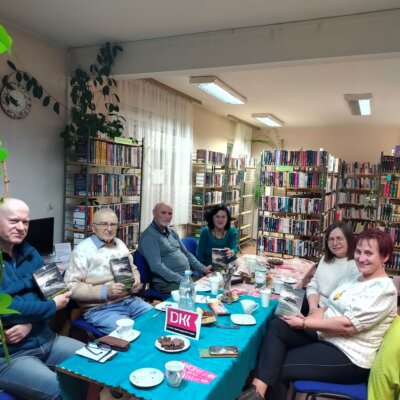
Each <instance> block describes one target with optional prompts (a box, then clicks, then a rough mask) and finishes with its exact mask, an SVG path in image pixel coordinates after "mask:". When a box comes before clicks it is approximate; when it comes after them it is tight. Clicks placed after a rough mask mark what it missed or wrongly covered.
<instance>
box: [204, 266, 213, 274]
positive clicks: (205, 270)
mask: <svg viewBox="0 0 400 400" xmlns="http://www.w3.org/2000/svg"><path fill="white" fill-rule="evenodd" d="M211 270H212V264H210V265H207V267H205V268H204V269H203V275H208V274H209V273H210V272H211Z"/></svg>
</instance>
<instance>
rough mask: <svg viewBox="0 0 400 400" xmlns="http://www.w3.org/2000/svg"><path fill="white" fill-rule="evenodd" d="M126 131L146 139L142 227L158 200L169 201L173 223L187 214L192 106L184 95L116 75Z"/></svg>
mask: <svg viewBox="0 0 400 400" xmlns="http://www.w3.org/2000/svg"><path fill="white" fill-rule="evenodd" d="M117 94H118V96H119V97H120V100H121V103H120V111H121V114H122V115H123V116H124V117H125V118H126V123H125V134H126V135H129V136H130V137H134V138H135V139H137V140H139V141H140V140H144V149H143V153H144V154H143V156H144V163H143V175H142V203H141V230H142V231H143V230H144V229H145V228H146V227H147V226H148V224H149V223H150V222H151V220H152V218H153V216H152V209H153V207H154V204H156V203H157V202H159V201H166V202H168V203H171V205H172V206H173V208H174V217H173V223H174V224H175V225H179V224H186V223H188V222H189V219H190V203H191V160H192V147H193V106H192V103H190V102H189V101H187V100H186V99H184V98H182V97H180V96H178V95H175V94H174V93H172V92H169V91H167V90H165V89H163V88H160V87H158V86H156V85H154V84H151V83H149V82H146V81H144V80H119V81H118V89H117Z"/></svg>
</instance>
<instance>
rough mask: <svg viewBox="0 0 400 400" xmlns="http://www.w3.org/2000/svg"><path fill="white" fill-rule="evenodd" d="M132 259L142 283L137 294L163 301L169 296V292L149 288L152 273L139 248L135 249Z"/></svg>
mask: <svg viewBox="0 0 400 400" xmlns="http://www.w3.org/2000/svg"><path fill="white" fill-rule="evenodd" d="M133 260H134V263H135V265H136V266H137V269H138V271H139V273H140V280H141V282H142V283H143V288H142V290H141V291H140V292H139V293H138V296H140V297H142V298H143V299H149V300H161V301H164V300H166V299H168V298H169V297H170V295H169V294H165V293H162V292H159V291H158V290H156V289H153V288H150V284H151V282H152V280H153V279H152V278H153V274H152V272H151V269H150V267H149V264H148V263H147V261H146V259H145V258H144V257H143V256H142V254H141V253H140V252H139V250H136V251H135V254H134V256H133Z"/></svg>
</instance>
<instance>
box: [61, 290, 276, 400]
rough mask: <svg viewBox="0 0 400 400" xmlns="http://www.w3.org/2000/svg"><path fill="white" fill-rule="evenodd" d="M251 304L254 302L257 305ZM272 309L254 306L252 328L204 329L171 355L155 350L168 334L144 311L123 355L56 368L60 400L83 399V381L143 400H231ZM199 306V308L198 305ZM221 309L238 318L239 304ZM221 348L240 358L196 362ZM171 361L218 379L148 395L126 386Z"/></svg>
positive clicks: (165, 386)
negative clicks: (141, 371) (135, 375)
mask: <svg viewBox="0 0 400 400" xmlns="http://www.w3.org/2000/svg"><path fill="white" fill-rule="evenodd" d="M242 298H246V296H243V297H242ZM252 299H253V300H255V301H258V302H259V299H254V298H252ZM276 305H277V302H276V300H272V301H271V303H270V307H268V308H262V307H261V306H260V307H259V308H258V309H257V310H256V311H255V312H254V313H253V316H254V317H255V318H256V320H257V324H256V325H252V326H241V327H240V329H237V330H235V329H229V330H228V329H220V328H217V327H215V326H204V327H202V330H201V335H200V340H199V341H196V340H190V342H191V346H190V348H189V349H188V350H187V351H185V352H182V353H175V354H169V353H163V352H160V351H159V350H157V349H156V348H155V346H154V342H155V341H156V339H157V338H158V337H159V336H162V335H165V334H168V333H166V332H165V331H164V318H165V314H164V313H161V314H159V315H158V316H157V317H154V318H153V315H154V314H155V313H156V311H154V312H153V311H149V312H147V313H146V314H143V315H141V316H140V317H139V318H137V319H136V320H135V326H134V328H135V329H137V330H139V331H140V332H141V335H140V337H139V338H138V339H137V340H136V341H134V342H132V344H131V348H130V349H129V350H128V351H127V352H126V353H119V354H118V355H117V356H116V357H115V358H114V359H112V360H110V361H107V362H106V363H105V364H99V363H95V362H91V361H90V360H87V359H84V358H82V357H79V356H76V355H75V356H72V357H70V358H69V359H67V360H66V361H64V362H63V363H62V364H60V365H58V366H57V374H58V379H59V382H60V387H61V392H62V395H63V399H64V400H81V399H85V398H86V389H87V388H85V382H84V381H87V382H94V383H96V384H99V385H104V386H107V387H109V388H113V389H117V390H118V391H121V392H127V393H130V394H132V395H135V396H137V397H143V398H144V399H153V400H161V399H162V400H167V399H174V400H190V399H196V400H215V399H218V400H232V399H234V398H235V397H236V396H238V395H239V394H240V392H241V390H242V386H243V384H244V383H245V380H246V378H247V377H248V375H249V372H250V371H251V370H252V369H253V368H254V366H255V363H256V358H257V352H258V349H259V347H260V343H261V340H262V337H263V335H264V333H265V331H266V326H267V321H268V320H269V319H271V318H272V315H273V312H274V310H275V308H276ZM200 306H202V307H204V304H203V305H200ZM227 308H228V309H229V311H230V312H231V313H232V314H234V313H241V312H242V310H241V305H240V303H239V302H236V303H233V304H229V305H227ZM218 322H220V323H230V319H229V317H218ZM224 344H225V345H236V346H238V348H239V350H240V355H239V356H238V357H237V358H200V357H199V351H198V349H200V348H206V347H208V346H210V345H224ZM171 360H183V361H186V362H188V363H190V364H193V365H195V366H197V367H199V368H202V369H205V370H207V371H210V372H213V373H215V374H217V375H218V376H217V378H215V379H214V380H213V381H212V382H211V383H210V384H201V383H195V382H190V381H183V382H182V384H181V386H180V387H179V388H170V387H169V386H168V384H167V382H166V380H164V382H162V383H161V384H160V385H159V386H156V387H154V388H150V389H140V388H136V387H135V386H133V385H132V384H131V383H130V381H129V374H130V373H131V372H132V371H134V370H135V369H138V368H144V367H153V368H158V369H160V370H161V371H164V364H165V363H166V362H167V361H171ZM86 386H87V384H86Z"/></svg>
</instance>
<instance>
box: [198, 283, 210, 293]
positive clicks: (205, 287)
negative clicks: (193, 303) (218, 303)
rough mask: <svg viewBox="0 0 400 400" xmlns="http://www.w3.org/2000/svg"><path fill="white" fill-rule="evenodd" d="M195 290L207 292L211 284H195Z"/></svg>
mask: <svg viewBox="0 0 400 400" xmlns="http://www.w3.org/2000/svg"><path fill="white" fill-rule="evenodd" d="M195 289H196V292H209V291H210V290H211V286H208V285H195Z"/></svg>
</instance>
